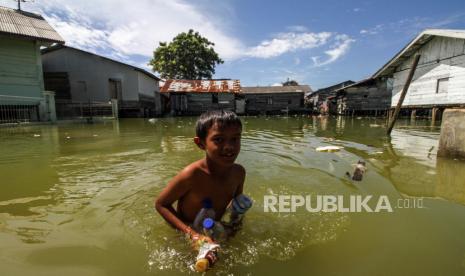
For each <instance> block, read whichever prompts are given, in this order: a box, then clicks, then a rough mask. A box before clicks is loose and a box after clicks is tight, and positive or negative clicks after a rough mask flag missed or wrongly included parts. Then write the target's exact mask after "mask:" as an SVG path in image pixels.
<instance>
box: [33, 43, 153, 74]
mask: <svg viewBox="0 0 465 276" xmlns="http://www.w3.org/2000/svg"><path fill="white" fill-rule="evenodd" d="M65 48H68V49H72V50H76V51H79V52H83V53H85V54H89V55H93V56H98V57H101V58H103V59H106V60H109V61H112V62H116V63H118V64H122V65H125V66H128V67H131V68H133V69H134V70H136V71H138V72H141V73H143V74H145V75H147V76H148V77H151V78H153V79H155V80H157V81H160V80H161V79H160V78H159V77H157V76H155V75H154V74H152V73H150V72H148V71H147V70H144V69H142V68H139V67H137V66H134V65H131V64H127V63H124V62H121V61H118V60H114V59H111V58H107V57H104V56H101V55H98V54H95V53H91V52H88V51H85V50H81V49H78V48H75V47H71V46H67V45H64V44H58V45H54V46H51V47H47V48H45V49H42V50H40V52H41V54H42V55H45V54H48V53H51V52H54V51H57V50H61V49H65Z"/></svg>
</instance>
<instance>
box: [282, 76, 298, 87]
mask: <svg viewBox="0 0 465 276" xmlns="http://www.w3.org/2000/svg"><path fill="white" fill-rule="evenodd" d="M297 85H299V83H298V82H297V81H295V80H289V78H287V81H285V82H283V86H297Z"/></svg>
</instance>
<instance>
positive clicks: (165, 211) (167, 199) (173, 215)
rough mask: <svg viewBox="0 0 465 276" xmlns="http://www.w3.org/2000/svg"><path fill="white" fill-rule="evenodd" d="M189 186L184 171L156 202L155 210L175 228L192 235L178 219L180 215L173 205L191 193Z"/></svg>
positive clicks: (172, 181) (170, 183)
mask: <svg viewBox="0 0 465 276" xmlns="http://www.w3.org/2000/svg"><path fill="white" fill-rule="evenodd" d="M189 184H190V183H189V179H188V172H187V171H186V170H183V171H182V172H181V173H179V174H178V175H176V176H175V177H174V178H173V179H172V180H171V181H170V182H169V183H168V185H167V186H166V187H165V189H163V191H162V192H161V193H160V195H159V196H158V198H157V199H156V200H155V208H156V209H157V211H158V213H160V215H161V216H162V217H163V218H164V219H165V220H166V221H167V222H168V223H169V224H171V225H172V226H173V227H174V228H176V229H178V230H180V231H182V232H184V233H186V234H189V235H190V234H191V233H190V232H191V231H192V230H191V229H190V227H189V226H187V225H186V224H185V223H184V222H183V221H182V220H181V219H180V218H179V217H178V213H177V212H176V210H175V209H174V208H173V203H174V202H175V201H176V200H178V199H179V198H181V197H182V196H183V195H185V194H186V193H187V192H188V191H189V188H190V185H189Z"/></svg>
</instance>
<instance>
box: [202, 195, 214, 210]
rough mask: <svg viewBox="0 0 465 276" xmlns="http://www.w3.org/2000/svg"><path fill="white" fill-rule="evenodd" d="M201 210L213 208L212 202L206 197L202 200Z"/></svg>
mask: <svg viewBox="0 0 465 276" xmlns="http://www.w3.org/2000/svg"><path fill="white" fill-rule="evenodd" d="M202 204H203V208H213V202H212V200H211V199H209V198H208V197H207V198H205V199H204V200H202Z"/></svg>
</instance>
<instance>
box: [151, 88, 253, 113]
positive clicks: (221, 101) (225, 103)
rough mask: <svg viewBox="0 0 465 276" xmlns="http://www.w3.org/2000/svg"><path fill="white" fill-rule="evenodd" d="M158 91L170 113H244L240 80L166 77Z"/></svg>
mask: <svg viewBox="0 0 465 276" xmlns="http://www.w3.org/2000/svg"><path fill="white" fill-rule="evenodd" d="M160 92H161V95H162V96H163V97H162V99H163V103H164V106H165V110H166V111H168V112H169V113H170V114H171V115H200V114H202V113H203V112H205V111H208V110H216V109H223V110H231V111H235V112H236V113H239V114H241V113H243V107H244V103H243V102H244V100H243V99H241V97H240V96H238V95H239V94H241V84H240V82H239V80H167V81H166V82H165V83H164V85H163V87H162V88H161V90H160Z"/></svg>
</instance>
